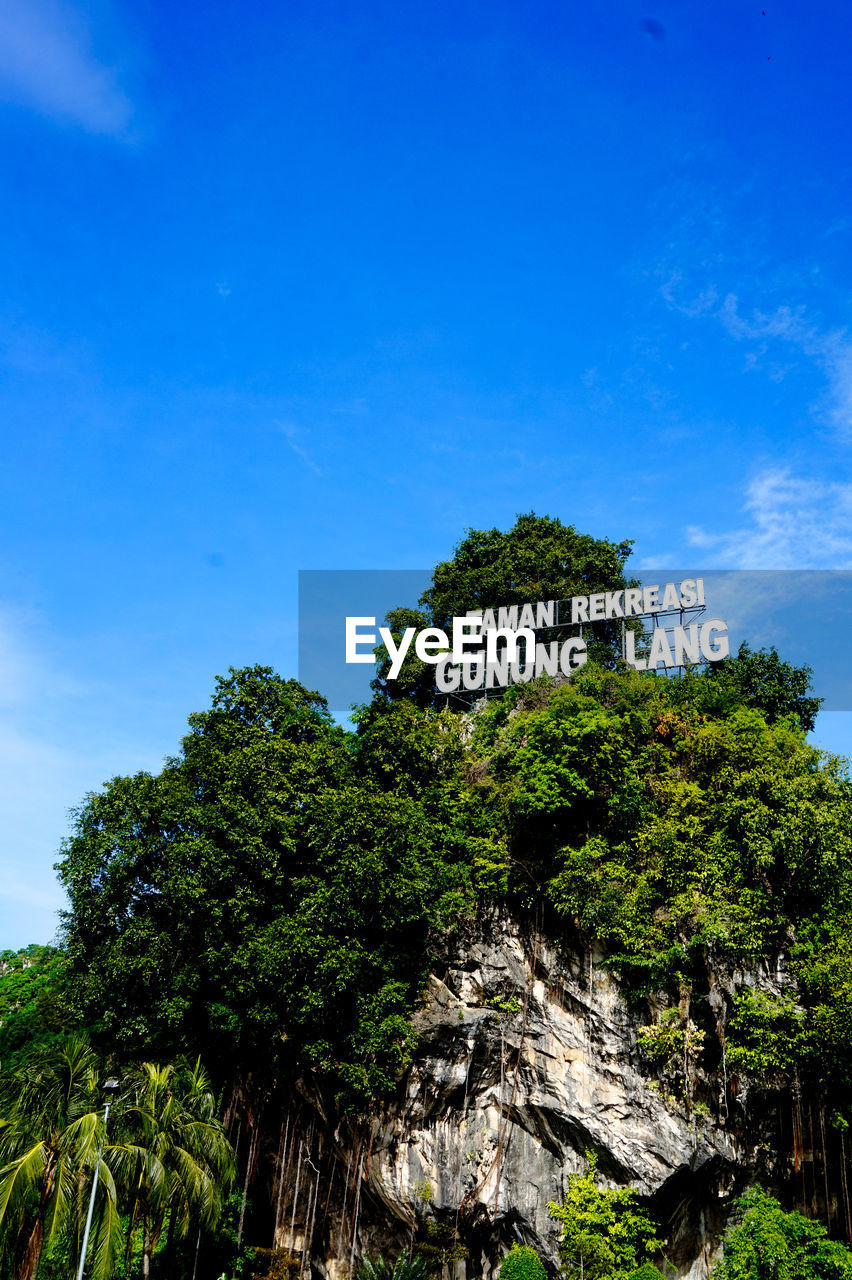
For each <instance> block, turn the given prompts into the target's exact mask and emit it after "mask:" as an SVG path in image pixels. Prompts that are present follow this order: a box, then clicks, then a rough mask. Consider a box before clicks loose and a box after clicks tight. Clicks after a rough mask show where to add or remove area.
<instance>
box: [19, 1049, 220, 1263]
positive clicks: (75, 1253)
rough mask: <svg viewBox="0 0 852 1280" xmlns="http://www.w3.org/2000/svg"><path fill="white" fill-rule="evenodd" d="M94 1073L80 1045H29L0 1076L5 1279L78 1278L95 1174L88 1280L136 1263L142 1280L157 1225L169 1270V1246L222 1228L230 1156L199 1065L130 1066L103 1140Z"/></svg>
mask: <svg viewBox="0 0 852 1280" xmlns="http://www.w3.org/2000/svg"><path fill="white" fill-rule="evenodd" d="M104 1074H105V1069H104V1064H103V1062H102V1060H101V1059H100V1058H99V1057H98V1055H97V1054H96V1053H95V1052H94V1051H93V1050H92V1048H91V1047H90V1045H89V1044H88V1043H87V1041H86V1040H85V1038H84V1037H82V1036H80V1035H68V1036H59V1037H56V1038H55V1039H53V1040H50V1041H39V1042H36V1043H34V1044H33V1045H31V1046H30V1047H29V1048H28V1049H27V1050H26V1051H24V1052H22V1053H21V1055H20V1057H19V1059H18V1061H17V1063H16V1065H15V1066H14V1068H12V1069H10V1070H7V1071H5V1072H3V1073H2V1074H0V1269H2V1274H3V1275H4V1276H5V1275H8V1276H10V1277H13V1278H14V1280H34V1277H35V1276H36V1275H37V1274H39V1275H46V1274H48V1273H49V1272H52V1271H54V1270H57V1271H58V1272H59V1274H63V1275H68V1274H70V1273H71V1271H72V1269H73V1271H74V1273H76V1269H77V1266H78V1264H79V1258H80V1253H81V1251H82V1247H83V1224H84V1220H85V1216H86V1211H87V1206H88V1204H89V1199H90V1195H91V1194H92V1192H93V1177H94V1175H95V1173H97V1192H96V1198H95V1199H94V1200H93V1202H92V1203H93V1206H94V1208H95V1218H94V1230H93V1233H92V1236H91V1238H90V1242H89V1243H90V1248H89V1250H88V1255H87V1256H88V1266H89V1274H90V1275H91V1276H93V1277H95V1278H96V1280H106V1278H107V1277H112V1276H113V1275H115V1273H116V1269H117V1268H118V1267H119V1265H120V1263H121V1260H122V1257H124V1258H125V1259H126V1260H128V1261H129V1260H130V1259H131V1258H132V1257H133V1254H134V1252H138V1253H139V1256H140V1265H141V1272H142V1275H143V1277H145V1278H146V1280H147V1277H148V1276H149V1275H151V1274H152V1272H151V1264H152V1259H153V1256H154V1252H155V1250H156V1248H157V1245H158V1242H159V1241H160V1237H161V1236H162V1234H163V1229H164V1226H165V1225H166V1224H168V1242H169V1248H168V1249H167V1251H166V1252H167V1255H168V1256H167V1258H166V1262H167V1264H169V1265H172V1264H173V1263H174V1255H173V1249H172V1246H173V1244H174V1242H175V1241H177V1240H179V1239H181V1238H182V1237H185V1236H186V1235H187V1234H188V1232H189V1230H190V1228H193V1229H198V1228H204V1229H207V1230H210V1229H212V1228H214V1227H215V1226H216V1224H217V1223H218V1221H219V1219H220V1217H221V1214H222V1208H223V1201H224V1196H225V1194H226V1192H227V1189H228V1187H229V1185H230V1181H231V1179H232V1177H233V1164H234V1153H233V1151H232V1150H231V1147H230V1144H229V1143H228V1141H227V1139H226V1137H225V1134H224V1131H223V1128H222V1125H221V1123H220V1121H219V1119H218V1118H217V1114H216V1113H217V1100H216V1098H215V1095H214V1094H213V1092H212V1090H211V1088H210V1085H209V1082H208V1080H207V1076H206V1075H205V1073H204V1071H203V1069H202V1068H201V1065H200V1063H196V1064H195V1065H190V1064H189V1063H186V1062H178V1063H177V1064H171V1065H167V1066H158V1065H155V1064H153V1063H143V1064H141V1065H137V1066H135V1067H130V1068H129V1069H128V1070H126V1071H125V1073H124V1077H123V1080H122V1084H121V1086H120V1088H121V1093H120V1096H119V1097H118V1098H117V1099H116V1098H114V1099H113V1101H112V1104H111V1110H112V1117H111V1120H110V1122H109V1128H108V1129H107V1122H106V1115H105V1112H104V1098H103V1095H102V1090H101V1086H102V1085H103V1081H104ZM137 1228H138V1230H137Z"/></svg>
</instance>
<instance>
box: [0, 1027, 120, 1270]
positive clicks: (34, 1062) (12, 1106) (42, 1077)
mask: <svg viewBox="0 0 852 1280" xmlns="http://www.w3.org/2000/svg"><path fill="white" fill-rule="evenodd" d="M0 1116H2V1122H0V1251H1V1252H2V1254H3V1255H5V1260H6V1263H7V1269H8V1273H10V1274H11V1275H12V1276H13V1277H14V1278H15V1280H32V1278H33V1277H34V1276H35V1275H36V1272H37V1271H38V1266H39V1261H40V1258H41V1255H42V1251H43V1250H44V1248H45V1247H46V1246H47V1245H49V1244H51V1243H52V1242H54V1241H57V1240H71V1239H73V1237H74V1236H76V1235H77V1234H78V1229H79V1221H80V1216H81V1206H82V1204H83V1203H84V1200H85V1194H86V1191H87V1189H88V1185H89V1177H90V1175H91V1173H92V1171H93V1170H94V1167H95V1165H96V1163H97V1162H98V1160H99V1158H100V1151H101V1148H102V1146H103V1141H104V1122H103V1116H102V1114H101V1111H100V1097H99V1093H98V1063H97V1059H96V1058H95V1055H94V1054H93V1053H92V1050H91V1048H90V1047H89V1045H88V1043H87V1042H86V1040H85V1039H83V1038H82V1037H80V1036H74V1035H72V1036H66V1037H63V1038H62V1039H61V1040H58V1041H52V1042H50V1043H49V1044H45V1045H36V1046H35V1047H34V1048H33V1049H32V1050H31V1051H30V1052H29V1053H28V1054H27V1055H26V1056H25V1057H24V1059H23V1061H22V1062H21V1063H20V1065H19V1066H18V1067H16V1069H15V1070H14V1071H12V1072H9V1073H7V1074H5V1075H4V1076H3V1077H2V1079H0ZM99 1180H100V1188H101V1190H100V1196H99V1226H98V1230H97V1232H96V1235H95V1243H94V1268H93V1274H94V1275H98V1276H106V1275H108V1274H110V1272H111V1269H112V1260H113V1257H114V1255H115V1250H116V1246H117V1244H118V1243H120V1234H119V1233H120V1226H121V1224H120V1221H119V1218H118V1211H117V1202H116V1188H115V1182H114V1180H113V1178H112V1174H111V1172H110V1170H109V1168H108V1167H106V1166H105V1165H104V1163H103V1161H101V1164H100V1179H99Z"/></svg>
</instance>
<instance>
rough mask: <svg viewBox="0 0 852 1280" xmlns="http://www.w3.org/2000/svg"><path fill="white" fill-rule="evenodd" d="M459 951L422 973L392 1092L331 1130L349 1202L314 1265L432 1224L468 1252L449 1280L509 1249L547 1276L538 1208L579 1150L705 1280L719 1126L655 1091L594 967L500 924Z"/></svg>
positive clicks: (489, 1265)
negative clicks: (407, 1047)
mask: <svg viewBox="0 0 852 1280" xmlns="http://www.w3.org/2000/svg"><path fill="white" fill-rule="evenodd" d="M459 952H460V954H459V955H457V956H455V957H453V958H450V959H449V961H448V963H447V965H446V968H445V969H442V970H441V971H440V973H438V972H435V973H433V974H432V975H431V976H430V978H429V981H428V983H427V986H426V989H425V992H424V996H423V1004H422V1008H421V1009H420V1011H419V1012H418V1014H417V1017H416V1027H417V1030H418V1032H419V1035H420V1041H419V1048H418V1052H417V1054H416V1058H415V1061H414V1064H413V1065H412V1067H411V1069H410V1070H409V1072H408V1074H407V1077H406V1079H405V1080H404V1082H403V1084H402V1087H401V1090H400V1095H399V1097H398V1099H397V1100H396V1101H394V1102H393V1103H391V1104H388V1105H387V1106H385V1107H384V1108H383V1109H382V1111H381V1112H380V1113H379V1114H377V1115H375V1116H374V1117H373V1119H372V1123H371V1124H370V1123H369V1122H367V1123H366V1124H365V1125H362V1126H361V1127H360V1128H359V1129H358V1130H355V1129H354V1128H353V1129H350V1128H349V1127H348V1125H346V1124H343V1125H341V1126H340V1127H339V1128H338V1130H337V1132H336V1133H335V1135H334V1139H333V1140H332V1139H331V1135H329V1139H330V1140H331V1141H333V1144H334V1147H335V1148H336V1151H337V1153H338V1154H337V1161H338V1165H339V1167H342V1165H343V1162H344V1160H346V1159H347V1156H348V1166H347V1167H348V1168H349V1169H350V1171H351V1172H350V1181H349V1186H348V1188H347V1192H346V1198H345V1199H343V1200H342V1199H341V1193H340V1192H337V1193H333V1194H331V1195H330V1196H329V1204H330V1206H331V1207H330V1208H329V1211H328V1213H327V1215H326V1226H325V1229H324V1232H323V1237H324V1238H323V1240H322V1242H320V1240H319V1239H318V1238H317V1240H316V1244H315V1246H314V1247H313V1248H312V1249H311V1253H312V1254H313V1258H312V1262H313V1265H314V1267H315V1268H316V1269H318V1270H319V1271H320V1273H321V1274H324V1275H327V1276H328V1278H329V1280H340V1277H343V1276H345V1275H348V1274H349V1270H350V1266H351V1264H352V1262H353V1261H354V1260H355V1258H356V1257H357V1256H358V1255H360V1254H361V1253H362V1252H366V1253H378V1252H383V1251H386V1252H388V1253H389V1254H390V1255H394V1254H395V1253H396V1252H398V1251H399V1250H400V1249H401V1248H404V1247H406V1246H407V1245H408V1243H409V1241H410V1240H411V1239H412V1238H413V1236H414V1232H415V1230H417V1229H418V1228H419V1227H422V1224H423V1223H424V1222H425V1221H426V1220H430V1219H431V1220H433V1221H437V1222H439V1223H443V1224H445V1227H446V1228H447V1229H450V1228H452V1229H453V1230H454V1231H455V1232H456V1233H457V1236H458V1237H460V1238H461V1239H462V1240H463V1241H464V1243H465V1245H466V1246H467V1247H468V1249H469V1256H468V1258H467V1260H464V1261H457V1262H455V1263H454V1264H453V1265H454V1270H455V1275H456V1277H457V1280H463V1278H465V1277H470V1278H471V1280H472V1278H473V1277H477V1276H485V1277H487V1276H489V1275H490V1274H491V1273H492V1272H493V1271H494V1269H495V1268H496V1267H497V1266H498V1265H499V1261H500V1259H501V1257H502V1255H503V1254H504V1253H505V1250H506V1248H507V1247H508V1246H509V1245H510V1244H511V1242H512V1241H513V1240H516V1239H517V1240H521V1241H523V1242H524V1243H527V1244H531V1245H533V1246H534V1247H535V1248H536V1249H538V1250H539V1252H540V1253H541V1255H542V1257H543V1258H544V1259H545V1260H546V1261H548V1262H549V1263H551V1264H553V1265H554V1266H555V1264H556V1261H557V1253H556V1244H557V1230H556V1225H555V1224H554V1222H553V1221H552V1220H551V1218H550V1217H549V1215H548V1204H549V1202H550V1201H552V1200H559V1199H560V1198H561V1197H562V1196H563V1194H564V1191H565V1188H566V1184H567V1178H568V1175H569V1174H571V1173H573V1172H579V1171H581V1170H583V1169H584V1168H585V1152H586V1151H587V1150H592V1151H594V1152H595V1153H596V1154H597V1156H598V1162H599V1163H598V1170H599V1175H600V1177H601V1179H602V1180H603V1181H604V1182H605V1183H608V1184H609V1185H627V1184H629V1185H631V1186H632V1187H633V1188H634V1189H635V1191H636V1192H637V1193H638V1194H639V1195H640V1196H641V1197H643V1198H644V1199H646V1200H647V1201H648V1202H649V1204H650V1205H651V1207H652V1209H654V1211H655V1212H656V1213H657V1214H658V1216H660V1217H662V1218H663V1219H664V1220H666V1221H667V1223H668V1230H669V1231H670V1240H671V1244H670V1248H669V1250H668V1258H669V1260H670V1261H671V1262H672V1263H674V1265H675V1266H676V1267H677V1269H678V1272H679V1274H680V1275H684V1276H689V1278H690V1280H704V1277H706V1276H707V1274H708V1271H709V1267H710V1264H711V1261H712V1256H713V1249H714V1247H715V1245H714V1241H716V1240H717V1239H718V1235H719V1233H720V1230H721V1227H722V1219H721V1216H720V1200H721V1198H722V1197H724V1196H725V1195H726V1194H727V1192H728V1191H729V1190H730V1188H731V1185H732V1182H733V1179H734V1176H735V1174H736V1171H737V1168H738V1166H739V1165H740V1164H741V1155H742V1153H741V1152H740V1151H739V1150H738V1148H737V1140H736V1138H735V1136H734V1134H733V1132H732V1127H731V1128H729V1127H728V1126H727V1125H726V1124H725V1123H723V1120H722V1119H716V1120H714V1119H712V1118H711V1117H710V1116H709V1115H702V1118H700V1119H699V1118H697V1116H696V1114H695V1112H694V1111H693V1113H692V1114H688V1112H687V1109H686V1108H685V1106H684V1105H683V1104H682V1103H678V1102H677V1101H673V1100H671V1099H669V1100H665V1099H664V1098H663V1096H662V1095H661V1093H660V1091H659V1089H655V1088H654V1087H653V1081H652V1080H651V1078H650V1077H649V1075H648V1072H647V1070H643V1066H642V1057H641V1053H640V1050H639V1048H638V1046H637V1030H638V1027H639V1025H640V1023H641V1021H642V1019H641V1017H640V1016H639V1014H638V1013H635V1012H631V1010H630V1009H629V1007H628V1005H627V1003H626V1001H625V999H624V997H623V996H622V994H621V992H620V990H619V987H618V984H617V982H616V981H615V979H614V978H613V977H612V976H610V974H609V973H607V972H606V971H605V970H603V969H602V968H600V967H598V965H597V963H596V958H595V957H594V956H592V957H591V958H590V957H589V955H588V953H586V954H585V955H584V954H582V953H581V952H580V951H579V950H578V949H574V950H572V949H571V948H570V947H568V946H565V947H562V946H561V945H560V944H558V943H556V942H554V941H553V940H552V939H550V940H548V939H545V938H538V939H536V938H534V937H532V936H530V934H529V932H528V931H526V930H523V929H522V928H521V927H520V926H519V925H518V924H517V923H516V922H514V921H512V920H510V919H507V918H492V919H491V920H489V921H487V922H486V923H485V924H484V925H483V927H482V929H481V930H480V931H479V933H478V936H477V937H476V938H475V940H474V941H472V942H470V943H469V944H468V945H467V946H465V947H464V948H459ZM598 959H599V957H598ZM715 998H716V1003H717V1004H718V1003H719V1001H720V1000H722V998H723V996H722V994H720V991H719V990H717V992H716V997H715ZM359 1153H360V1154H359ZM358 1175H360V1176H358ZM356 1184H357V1185H356ZM356 1196H357V1203H356ZM314 1199H315V1200H316V1193H315V1196H314ZM299 1216H300V1217H301V1216H302V1215H301V1214H300V1215H299ZM285 1225H286V1224H285ZM312 1234H313V1233H312ZM279 1243H281V1244H286V1243H287V1238H286V1229H284V1228H282V1229H281V1231H280V1233H279ZM290 1243H291V1244H293V1245H295V1246H296V1247H297V1248H299V1247H301V1246H303V1245H304V1236H303V1234H302V1235H300V1234H299V1233H298V1232H295V1234H294V1233H291V1236H290ZM447 1274H449V1271H448V1272H447Z"/></svg>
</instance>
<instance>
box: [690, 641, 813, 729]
mask: <svg viewBox="0 0 852 1280" xmlns="http://www.w3.org/2000/svg"><path fill="white" fill-rule="evenodd" d="M812 676H813V671H812V670H811V668H810V667H795V666H793V664H792V663H790V662H782V660H781V658H779V656H778V652H777V650H776V649H775V648H774V647H773V648H771V649H761V650H754V649H752V648H750V646H749V645H748V644H746V643H745V641H744V642H743V643H742V644H741V645H740V647H739V649H738V650H737V654H736V657H731V658H725V659H724V660H723V661H722V662H718V663H714V664H713V666H712V667H711V668H710V669H709V670H708V672H707V676H706V679H707V681H708V685H709V687H710V688H711V689H712V690H713V691H714V692H716V693H718V694H719V695H720V696H721V697H722V699H723V700H724V702H725V703H726V704H727V705H728V706H729V707H733V706H748V707H757V708H758V710H759V711H762V712H763V714H764V716H765V717H766V722H767V724H776V723H777V722H778V721H779V720H781V719H783V717H784V716H790V715H792V716H795V718H796V720H797V721H798V723H799V724H800V725H801V727H802V728H803V729H804V730H805V732H806V733H810V732H811V730H812V729H813V727H814V723H815V721H816V717H817V712H818V711H819V709H820V706H821V705H822V699H821V698H815V697H814V696H813V690H812V687H811V677H812Z"/></svg>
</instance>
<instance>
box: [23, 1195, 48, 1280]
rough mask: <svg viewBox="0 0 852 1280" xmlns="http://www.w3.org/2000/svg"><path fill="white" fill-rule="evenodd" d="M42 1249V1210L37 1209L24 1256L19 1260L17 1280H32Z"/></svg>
mask: <svg viewBox="0 0 852 1280" xmlns="http://www.w3.org/2000/svg"><path fill="white" fill-rule="evenodd" d="M43 1247H44V1209H43V1208H41V1207H39V1211H38V1216H37V1218H36V1220H35V1223H34V1225H33V1229H32V1231H31V1232H30V1235H29V1239H28V1240H27V1246H26V1248H25V1249H24V1256H23V1257H22V1258H21V1268H20V1271H19V1272H18V1277H19V1280H34V1278H35V1275H36V1272H37V1271H38V1264H39V1262H40V1261H41V1251H42V1248H43Z"/></svg>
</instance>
